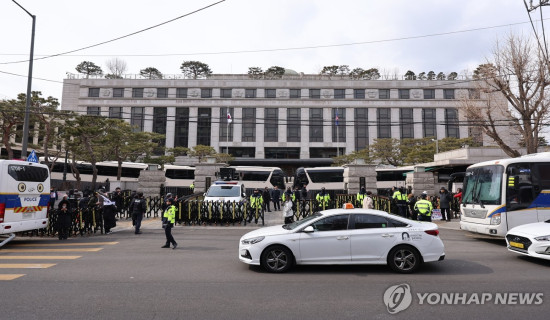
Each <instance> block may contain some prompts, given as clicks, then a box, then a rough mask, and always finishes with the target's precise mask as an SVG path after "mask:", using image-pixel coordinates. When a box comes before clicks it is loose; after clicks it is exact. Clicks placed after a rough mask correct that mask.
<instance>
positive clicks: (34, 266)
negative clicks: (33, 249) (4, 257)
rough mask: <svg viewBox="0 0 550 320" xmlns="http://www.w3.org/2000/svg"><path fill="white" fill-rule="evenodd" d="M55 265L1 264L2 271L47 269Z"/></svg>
mask: <svg viewBox="0 0 550 320" xmlns="http://www.w3.org/2000/svg"><path fill="white" fill-rule="evenodd" d="M55 265H56V264H55V263H0V269H16V268H21V269H46V268H49V267H53V266H55Z"/></svg>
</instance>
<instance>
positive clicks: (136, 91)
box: [132, 88, 143, 98]
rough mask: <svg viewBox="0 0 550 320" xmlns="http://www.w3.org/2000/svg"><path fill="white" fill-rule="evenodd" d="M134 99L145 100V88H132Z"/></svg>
mask: <svg viewBox="0 0 550 320" xmlns="http://www.w3.org/2000/svg"><path fill="white" fill-rule="evenodd" d="M132 98H143V88H132Z"/></svg>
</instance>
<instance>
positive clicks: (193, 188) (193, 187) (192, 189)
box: [189, 181, 195, 193]
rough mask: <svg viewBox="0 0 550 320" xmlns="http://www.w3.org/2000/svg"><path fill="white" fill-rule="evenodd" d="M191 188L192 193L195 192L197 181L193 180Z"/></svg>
mask: <svg viewBox="0 0 550 320" xmlns="http://www.w3.org/2000/svg"><path fill="white" fill-rule="evenodd" d="M189 189H191V193H195V181H193V182H191V185H190V186H189Z"/></svg>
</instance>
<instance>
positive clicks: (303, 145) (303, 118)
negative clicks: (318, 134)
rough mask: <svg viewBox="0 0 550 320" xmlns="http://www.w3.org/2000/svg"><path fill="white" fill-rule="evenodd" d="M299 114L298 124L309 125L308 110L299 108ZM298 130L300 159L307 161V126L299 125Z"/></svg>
mask: <svg viewBox="0 0 550 320" xmlns="http://www.w3.org/2000/svg"><path fill="white" fill-rule="evenodd" d="M302 94H303V89H302ZM300 113H301V114H300V122H301V123H302V124H303V123H309V108H300ZM300 129H301V130H300V136H301V139H300V140H301V141H300V158H301V159H309V126H305V125H300Z"/></svg>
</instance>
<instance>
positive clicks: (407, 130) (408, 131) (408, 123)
mask: <svg viewBox="0 0 550 320" xmlns="http://www.w3.org/2000/svg"><path fill="white" fill-rule="evenodd" d="M399 113H400V118H401V119H400V120H401V122H400V127H401V139H413V138H414V120H413V109H412V108H401V109H399Z"/></svg>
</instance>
